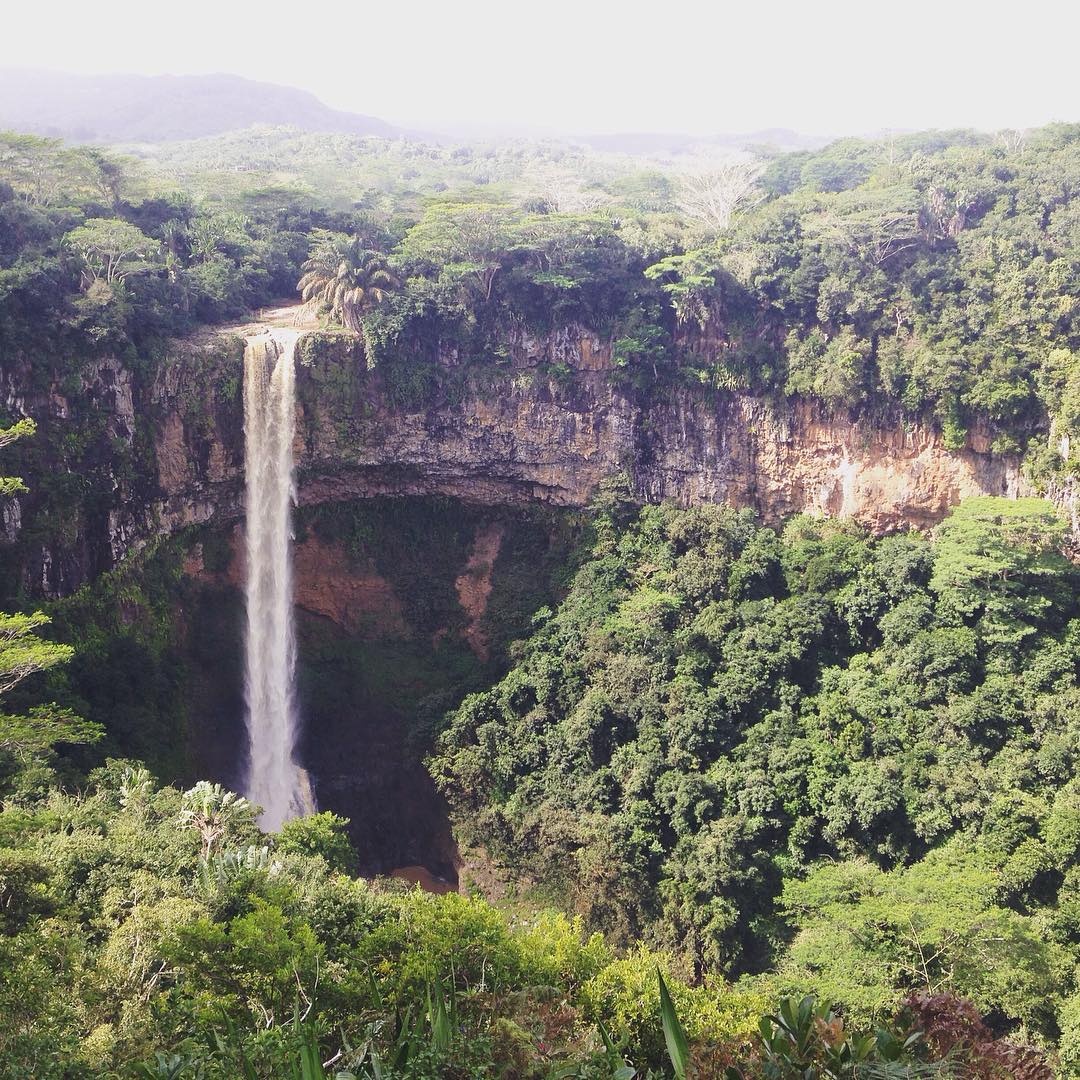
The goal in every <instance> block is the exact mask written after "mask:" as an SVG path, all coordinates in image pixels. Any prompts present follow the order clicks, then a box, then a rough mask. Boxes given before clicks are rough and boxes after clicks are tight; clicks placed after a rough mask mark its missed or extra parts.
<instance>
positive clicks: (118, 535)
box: [2, 328, 1029, 595]
mask: <svg viewBox="0 0 1080 1080" xmlns="http://www.w3.org/2000/svg"><path fill="white" fill-rule="evenodd" d="M241 354H242V342H241V341H240V339H238V338H232V339H229V338H221V337H217V338H213V337H208V338H206V339H204V340H202V341H197V342H187V343H183V344H182V345H178V347H177V348H176V349H175V350H174V351H173V352H172V353H171V354H170V355H169V357H168V358H167V359H166V360H165V362H163V363H162V364H160V365H159V366H158V369H157V372H156V374H155V375H154V376H153V377H152V378H144V379H139V378H134V377H133V376H132V374H131V373H130V372H129V371H128V370H127V369H125V368H124V366H123V365H122V364H120V363H119V362H118V361H115V360H109V361H101V362H99V363H97V364H96V365H92V366H91V367H90V368H88V369H87V370H88V374H87V375H86V376H85V377H84V379H83V385H82V387H81V393H82V394H83V395H85V396H86V397H87V398H88V399H92V400H93V404H94V408H95V409H96V410H97V411H98V412H99V413H101V414H102V415H103V417H104V419H103V420H102V423H104V425H105V435H104V436H103V438H104V439H105V440H106V443H107V444H108V445H111V446H123V445H127V446H129V447H131V446H132V445H133V444H134V443H136V442H137V441H138V439H139V438H140V437H141V438H142V439H143V440H144V441H145V442H148V443H149V444H150V445H149V446H147V447H145V448H144V450H145V452H144V453H142V454H141V458H140V460H143V459H145V460H148V461H150V466H149V468H150V469H151V470H152V471H153V473H154V475H153V476H151V477H149V478H148V479H147V478H144V482H142V483H141V484H135V483H132V482H131V481H130V480H126V479H125V478H124V477H122V476H119V475H118V476H117V477H116V478H115V482H114V483H112V484H111V496H109V497H108V498H105V499H99V500H98V505H96V508H95V511H94V513H96V515H97V516H96V517H94V518H93V520H91V518H92V515H91V514H89V513H88V515H86V516H85V518H84V520H83V521H82V522H81V523H79V524H78V525H77V526H76V528H77V529H81V530H82V532H83V534H85V535H83V537H82V539H81V540H80V541H79V543H81V544H82V545H83V547H84V548H86V547H87V545H89V548H92V549H93V551H92V555H85V556H83V557H80V560H79V564H78V565H71V566H68V567H66V568H65V569H64V571H63V573H60V572H58V571H57V570H56V567H55V565H50V561H51V563H53V564H55V562H56V561H57V560H58V559H59V560H64V559H65V558H66V559H68V561H70V559H71V556H70V554H65V552H64V551H63V550H61V548H62V545H55V544H54V545H52V546H51V547H50V545H49V544H48V543H43V544H42V545H40V550H34V551H27V552H26V555H25V557H26V558H27V559H28V560H29V565H28V567H27V569H26V571H25V574H24V577H25V582H26V584H27V586H28V587H29V588H30V589H31V590H32V589H33V588H34V587H35V582H44V583H45V584H44V586H42V587H41V588H40V591H42V592H45V593H46V594H48V595H56V594H60V593H63V592H66V591H70V589H71V588H73V587H77V586H78V584H81V582H82V581H83V580H86V579H87V578H88V577H89V576H92V575H93V573H95V572H98V571H99V570H100V569H101V568H102V567H103V566H104V565H106V564H108V563H109V562H115V561H116V560H117V559H119V558H120V557H122V555H123V554H124V552H125V551H127V550H130V549H131V548H132V547H137V546H139V545H141V544H143V543H145V542H146V541H147V540H148V539H149V538H151V537H152V536H153V535H154V534H155V533H158V532H161V531H165V532H171V531H174V530H176V529H177V528H181V527H183V526H186V525H190V524H198V523H203V522H208V521H211V520H215V521H218V522H227V521H230V520H236V519H238V518H239V517H240V516H241V515H242V510H243V506H242V503H243V483H242V465H243V416H242V407H241V404H240V393H239V389H240V387H239V380H240V378H241V371H242V366H241ZM508 354H509V355H508V358H507V359H506V360H505V362H502V363H500V364H498V365H490V366H479V367H478V366H475V365H474V366H461V367H458V366H456V362H455V361H456V358H454V357H444V358H443V362H442V364H441V366H440V374H441V376H442V377H441V378H440V380H439V388H438V389H437V390H434V391H431V392H428V393H425V394H424V395H423V400H422V401H410V400H409V397H408V395H407V394H403V393H402V392H401V390H400V388H399V387H398V386H397V384H396V383H395V381H394V379H393V377H392V374H390V373H385V372H381V371H378V370H376V371H370V372H369V371H367V370H366V368H365V366H364V364H363V358H362V353H361V350H359V349H358V348H356V346H355V344H353V343H352V342H351V341H350V340H349V339H348V338H347V337H346V336H345V335H319V336H317V337H315V338H312V339H309V343H308V347H303V343H302V347H301V349H300V350H299V355H300V357H301V358H302V363H301V366H300V369H299V371H298V378H297V388H298V396H299V402H298V409H297V433H296V450H297V461H298V479H299V498H300V501H301V503H304V504H315V503H322V502H327V501H338V500H342V499H348V498H354V497H366V496H371V495H378V494H392V495H401V494H432V493H437V494H443V495H450V496H455V497H459V498H462V499H466V500H468V501H470V502H474V503H487V504H503V503H506V504H521V503H531V502H543V503H550V504H553V505H558V506H570V507H576V506H584V505H585V504H587V503H588V501H589V500H590V498H591V497H592V496H593V494H594V493H595V491H596V489H597V487H598V485H599V484H600V482H601V481H602V480H603V479H604V478H605V477H608V476H611V475H612V474H614V473H617V472H620V471H625V472H626V473H627V474H628V475H629V477H630V479H631V482H632V484H633V487H634V489H635V490H636V491H637V493H638V494H639V495H640V496H641V498H642V499H643V500H650V501H657V500H662V499H674V500H676V501H678V502H681V503H693V502H700V501H717V502H726V503H730V504H732V505H735V506H749V507H752V508H754V509H755V510H756V511H757V512H758V513H760V514H761V516H762V517H763V518H764V519H765V520H767V521H771V522H778V521H780V520H782V519H783V518H784V517H786V516H788V515H790V514H792V513H796V512H800V511H810V512H813V513H821V514H832V515H843V516H848V517H852V518H854V519H856V520H858V521H860V522H863V523H865V524H866V525H867V526H869V527H870V528H871V529H873V530H874V531H876V532H884V531H888V530H894V529H900V528H905V527H909V526H918V527H922V526H926V525H929V524H932V523H933V522H935V521H937V520H938V519H940V517H941V516H942V515H943V514H944V513H945V512H946V511H947V509H948V508H949V507H950V506H951V505H953V504H954V503H956V502H957V501H959V500H960V499H962V498H964V497H965V496H969V495H977V494H990V495H1010V496H1011V495H1019V494H1025V493H1028V492H1029V488H1028V485H1027V484H1026V482H1025V480H1024V479H1023V477H1022V475H1021V472H1020V464H1019V460H1018V458H1017V457H1016V456H1015V455H1011V454H995V453H992V452H991V450H990V435H989V433H988V432H986V431H979V430H976V431H973V432H972V433H971V434H970V435H969V437H968V441H967V444H966V445H965V446H964V448H963V449H961V450H960V451H958V452H951V451H950V450H948V449H947V448H946V446H945V445H944V442H943V439H942V437H941V435H940V433H939V432H938V431H937V430H936V429H935V428H934V427H933V426H931V425H929V424H924V423H915V422H911V421H910V420H905V419H903V418H902V417H901V416H900V415H899V414H898V413H896V412H888V411H885V410H878V411H875V412H864V413H861V414H849V413H833V412H830V411H828V410H827V409H825V408H824V407H823V406H821V405H820V404H818V403H815V402H811V401H794V402H792V401H777V402H770V401H767V400H764V399H761V398H755V397H750V396H746V395H739V394H731V393H720V392H713V391H709V390H706V389H700V390H697V389H693V388H670V387H668V388H654V389H652V390H650V391H648V392H644V391H641V390H638V389H634V388H632V387H629V386H625V385H621V384H620V381H619V379H618V377H617V374H618V373H617V372H616V371H615V369H614V368H613V365H612V362H611V356H610V349H609V347H608V345H607V344H606V343H605V342H604V341H602V340H601V339H600V338H598V337H597V336H596V335H593V334H591V333H588V332H586V331H584V330H581V329H578V328H567V329H564V330H562V331H560V332H559V333H556V334H552V335H549V336H547V337H543V338H536V337H531V336H529V335H527V334H521V335H519V336H518V337H517V338H516V339H515V340H513V341H511V342H510V343H509V349H508ZM4 374H5V387H4V389H5V392H6V395H7V398H8V400H9V403H13V404H16V405H17V406H18V407H19V408H22V409H25V410H26V411H27V412H29V413H30V414H31V415H36V414H38V413H39V412H40V410H45V411H47V412H49V414H50V415H51V416H52V417H53V421H54V424H55V425H57V426H59V427H60V428H62V427H63V424H64V423H65V422H66V421H65V416H67V415H68V414H69V413H70V412H72V411H73V410H74V411H78V409H79V408H81V407H83V405H84V404H85V402H83V401H81V400H72V398H71V395H70V393H69V394H65V393H64V392H63V390H62V389H61V388H59V387H56V386H53V387H49V388H47V389H39V390H38V391H37V392H36V393H35V394H29V393H27V392H24V391H23V390H21V389H20V382H21V381H22V382H25V381H26V373H25V372H22V373H21V374H20V372H19V371H18V370H8V371H6V372H5V373H4ZM38 382H39V384H40V380H39V381H38ZM76 398H78V394H76ZM36 410H37V412H36ZM139 433H141V436H140V434H139ZM106 443H103V444H102V445H103V446H106ZM133 452H134V451H133ZM103 453H105V454H106V456H107V446H106V450H103ZM106 464H107V463H106ZM27 480H28V482H29V483H30V485H31V487H33V486H34V484H35V482H36V481H35V477H34V476H33V475H30V476H28V477H27ZM105 486H106V488H109V487H110V484H109V483H106V485H105ZM26 516H27V515H26V514H25V513H24V512H23V508H22V507H20V506H15V507H13V508H11V510H10V512H9V513H6V514H5V517H4V519H3V522H2V524H3V531H4V534H5V535H6V536H7V538H8V541H9V543H11V542H13V537H14V535H15V534H18V533H19V531H20V530H21V529H23V528H24V527H25V523H26ZM87 538H89V539H87ZM69 540H70V537H69ZM79 543H76V544H74V545H72V544H70V543H69V545H68V551H69V552H70V550H73V549H74V548H77V547H79Z"/></svg>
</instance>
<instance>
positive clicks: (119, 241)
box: [0, 125, 1080, 473]
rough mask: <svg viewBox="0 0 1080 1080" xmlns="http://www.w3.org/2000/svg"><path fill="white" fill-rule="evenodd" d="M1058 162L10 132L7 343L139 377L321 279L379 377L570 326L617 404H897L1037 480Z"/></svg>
mask: <svg viewBox="0 0 1080 1080" xmlns="http://www.w3.org/2000/svg"><path fill="white" fill-rule="evenodd" d="M1078 155H1080V132H1078V130H1077V129H1076V128H1075V126H1069V125H1057V126H1053V127H1048V128H1044V129H1040V130H1038V131H1035V132H1032V133H1030V134H1029V135H1028V137H1027V138H1026V139H1023V140H1019V139H1017V140H1014V141H1011V142H1002V141H1001V140H994V139H992V138H991V137H989V136H980V135H975V134H974V133H970V132H957V133H951V134H950V133H945V134H928V135H912V136H903V137H897V138H895V139H893V140H890V141H887V142H877V143H875V142H863V141H858V140H843V141H840V142H837V143H834V144H831V145H830V146H828V147H826V148H825V149H823V150H820V151H815V152H809V151H807V152H803V153H798V154H788V155H782V156H777V157H775V158H773V159H772V160H768V161H767V162H763V163H761V164H760V165H752V164H749V163H746V162H742V163H737V164H731V163H728V164H727V165H722V166H716V167H715V168H714V169H713V170H712V171H708V169H707V168H704V167H703V168H702V169H700V170H699V171H697V172H684V173H682V174H680V173H670V172H669V173H666V174H665V173H663V172H660V171H659V170H658V169H656V168H650V169H643V168H641V165H640V163H636V165H635V163H632V162H630V161H628V160H626V159H615V160H609V159H607V158H604V157H601V156H598V155H586V154H585V153H584V151H574V150H573V149H570V148H567V147H562V146H558V145H555V146H544V145H543V144H540V145H527V146H526V145H523V146H513V145H512V146H510V147H502V148H498V149H496V148H488V149H484V148H483V147H475V148H474V147H463V148H445V147H431V148H425V147H424V146H423V145H422V144H416V145H414V144H407V143H384V142H381V141H380V140H375V139H358V138H351V137H348V136H312V135H300V134H298V133H291V132H289V131H288V130H279V129H268V130H266V131H263V132H259V131H255V132H254V133H246V134H244V135H234V136H221V137H218V138H217V139H210V140H201V141H198V142H195V143H192V144H180V145H179V146H178V147H177V148H174V149H171V150H169V151H168V152H163V153H162V155H161V159H160V160H157V159H151V160H148V161H142V162H138V161H133V160H129V159H122V158H117V157H114V156H111V155H109V154H107V153H105V152H103V151H98V150H79V149H68V148H66V147H64V146H62V145H60V144H56V143H49V142H47V141H44V140H40V139H36V138H34V137H32V136H7V137H5V140H4V142H3V145H2V147H0V171H2V178H3V179H4V181H5V186H4V188H3V189H2V190H0V199H2V203H0V206H2V213H3V226H2V232H0V238H2V243H0V274H2V277H0V283H2V284H0V288H2V290H3V291H2V293H0V296H2V297H3V310H2V313H0V318H2V322H0V342H2V344H3V347H4V349H5V351H6V352H11V351H16V352H17V351H19V350H21V349H25V348H26V347H27V346H28V345H29V344H30V343H31V342H33V343H34V345H35V347H36V348H37V349H40V348H41V347H42V344H43V342H42V341H40V340H39V339H41V338H43V337H46V336H47V337H48V339H49V343H50V345H51V346H52V350H53V351H54V352H55V353H56V354H57V355H68V356H70V355H80V356H84V355H86V351H87V350H91V349H92V350H96V351H98V352H101V351H102V350H110V351H112V352H114V353H120V354H121V355H130V356H131V357H132V358H133V359H134V358H135V357H140V358H142V360H143V362H146V361H147V359H148V358H150V357H152V356H153V355H154V353H155V348H154V345H155V342H158V343H159V342H160V339H161V338H163V337H165V336H168V335H171V334H177V333H182V332H184V331H186V330H190V329H192V328H193V327H194V326H196V325H197V324H198V323H200V322H207V321H214V320H220V319H226V318H230V317H237V316H240V315H242V314H243V313H245V312H246V311H248V310H250V309H252V308H253V307H258V306H259V305H260V304H265V303H267V302H269V301H271V300H273V299H275V298H280V297H284V296H288V295H290V294H294V292H295V287H296V282H297V281H298V279H300V278H301V277H302V276H303V275H305V274H306V275H307V277H308V282H309V284H310V283H312V282H314V281H317V280H318V279H319V278H320V277H321V279H322V280H323V283H324V286H325V284H327V283H328V281H329V279H330V278H335V279H336V286H335V289H336V293H337V294H338V299H337V300H335V299H334V296H333V295H331V293H332V292H334V290H331V293H328V292H327V291H326V289H325V287H324V288H323V289H321V290H320V289H318V288H316V289H314V290H311V291H310V292H309V295H310V296H314V297H316V298H319V297H325V298H326V299H327V300H328V301H329V303H328V305H327V310H328V314H329V315H330V316H331V317H332V318H333V319H335V320H336V321H338V322H340V323H342V324H344V325H346V326H350V327H355V328H357V329H360V330H361V331H362V333H363V337H364V341H365V345H366V353H367V361H368V363H369V364H372V365H377V364H387V365H395V364H396V365H404V366H407V367H409V368H410V369H412V368H415V367H417V366H420V367H421V368H424V369H426V370H427V371H428V373H429V374H431V373H432V370H433V369H434V368H435V364H434V361H435V360H436V358H437V357H440V356H442V357H446V356H448V355H452V356H453V357H454V358H455V360H456V362H457V363H470V362H490V363H498V362H499V361H500V358H505V355H506V338H507V334H508V332H512V331H513V330H515V329H518V330H520V329H522V328H526V329H529V330H532V331H544V330H549V329H552V328H556V327H560V326H564V325H567V324H569V323H578V324H581V325H583V326H585V327H588V328H589V329H592V330H594V331H597V332H599V333H601V334H602V335H604V336H606V337H608V338H610V340H611V341H612V342H613V343H614V353H615V357H616V362H617V364H618V368H619V374H620V376H621V377H622V378H623V379H624V380H625V381H626V382H627V383H628V384H630V385H636V386H651V385H664V384H666V383H670V382H672V381H675V382H677V381H683V380H689V381H690V382H692V383H695V384H704V385H707V386H712V387H715V388H717V389H719V390H735V391H747V392H754V393H761V394H768V395H777V396H785V395H788V396H790V395H806V396H812V397H816V398H818V399H820V400H822V401H824V402H826V403H828V404H830V405H834V406H852V407H865V406H867V405H869V404H880V403H891V404H893V405H894V406H895V407H898V408H901V409H903V410H904V412H905V413H907V414H908V415H911V416H918V415H921V414H927V415H932V416H933V417H935V418H936V420H937V422H938V423H940V424H941V425H942V426H943V428H944V430H945V433H946V436H947V438H948V440H949V443H950V445H952V446H959V445H961V444H962V443H963V440H964V437H965V435H966V433H967V432H968V431H969V430H970V429H971V428H972V426H973V425H977V424H983V425H986V426H987V427H988V429H989V431H990V432H991V434H992V436H993V438H994V440H995V446H996V447H998V448H999V449H1002V450H1008V449H1025V450H1027V451H1028V453H1029V456H1030V458H1031V461H1032V464H1033V468H1035V469H1036V470H1037V471H1039V472H1040V473H1044V472H1045V471H1046V470H1048V469H1051V470H1055V469H1059V468H1061V467H1062V466H1063V464H1064V463H1062V462H1060V461H1059V460H1058V456H1057V455H1055V454H1053V453H1048V452H1047V446H1046V431H1047V429H1048V423H1049V419H1050V418H1053V419H1054V420H1055V422H1056V426H1055V432H1056V433H1057V434H1059V435H1065V434H1072V433H1073V429H1074V426H1075V424H1076V422H1077V419H1076V418H1077V415H1078V411H1080V405H1078V404H1077V402H1078V400H1080V399H1078V397H1077V395H1078V393H1080V390H1078V385H1080V384H1078V382H1077V380H1078V378H1080V376H1078V375H1077V367H1076V360H1075V350H1076V348H1077V346H1078V329H1077V314H1076V309H1077V284H1076V282H1077V273H1076V270H1077V260H1078V258H1080V236H1078V233H1077V227H1076V219H1077V203H1076V200H1075V198H1074V194H1075V191H1074V189H1075V186H1076V177H1077V174H1078V164H1077V159H1078ZM272 162H273V163H275V164H274V168H273V169H271V167H270V165H271V163H272ZM215 170H216V171H215ZM226 170H231V171H226ZM324 170H325V171H330V172H332V173H333V175H334V177H335V180H334V183H333V185H330V184H328V183H324ZM372 274H375V275H376V276H377V278H378V281H374V280H372V281H370V282H369V279H370V277H371V275H372ZM379 275H382V276H381V277H378V276H379ZM379 282H381V284H379ZM370 285H376V286H377V287H376V288H374V289H372V288H371V287H370ZM417 377H418V378H422V375H418V376H417Z"/></svg>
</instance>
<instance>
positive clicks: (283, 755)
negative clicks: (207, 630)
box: [244, 328, 314, 830]
mask: <svg viewBox="0 0 1080 1080" xmlns="http://www.w3.org/2000/svg"><path fill="white" fill-rule="evenodd" d="M298 337H299V332H298V331H296V330H289V329H279V328H274V329H273V330H271V331H268V332H264V333H261V334H258V335H255V336H252V337H250V338H248V339H247V348H246V349H245V351H244V440H245V443H244V474H245V485H246V491H245V494H246V528H245V553H246V556H247V559H246V561H247V581H246V584H245V600H246V607H247V634H246V640H245V671H244V695H245V700H246V704H247V730H248V750H249V754H248V774H247V783H246V790H247V795H248V798H250V799H251V800H252V801H253V802H255V803H257V804H258V805H259V806H261V807H262V808H263V813H262V817H261V818H260V824H261V825H262V827H263V828H264V829H267V830H275V829H278V828H279V827H280V826H281V824H282V823H283V822H285V821H287V820H288V819H289V818H293V817H297V816H299V815H301V814H305V813H310V812H312V811H313V810H314V800H313V798H312V794H311V786H310V784H309V782H308V777H307V774H306V773H305V771H304V770H303V769H302V768H301V767H300V766H299V765H298V764H297V763H296V761H295V757H294V755H295V752H296V741H297V735H298V718H297V710H296V685H295V684H296V637H295V631H294V627H293V581H292V506H293V503H294V501H295V485H294V482H293V427H294V424H293V418H294V385H293V382H294V360H293V354H294V352H295V349H296V341H297V338H298Z"/></svg>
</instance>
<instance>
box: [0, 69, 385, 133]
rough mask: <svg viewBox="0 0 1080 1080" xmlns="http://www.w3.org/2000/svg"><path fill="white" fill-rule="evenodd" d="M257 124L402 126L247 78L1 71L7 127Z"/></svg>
mask: <svg viewBox="0 0 1080 1080" xmlns="http://www.w3.org/2000/svg"><path fill="white" fill-rule="evenodd" d="M253 124H270V125H285V126H290V127H296V128H300V129H301V130H304V131H311V132H340V133H344V134H349V135H378V136H381V137H383V138H395V137H397V136H399V135H401V134H403V132H402V130H401V129H400V128H397V127H395V126H394V125H393V124H389V123H387V122H386V121H385V120H379V119H377V118H376V117H373V116H361V115H360V114H358V113H349V112H342V111H340V110H338V109H331V108H330V107H329V106H328V105H324V104H323V103H322V102H321V101H319V99H318V98H317V97H315V95H314V94H311V93H309V92H308V91H306V90H298V89H296V88H295V87H291V86H280V85H278V84H276V83H267V82H258V81H256V80H254V79H245V78H242V77H241V76H239V75H224V74H222V75H72V74H66V73H63V72H55V71H41V70H19V69H14V68H3V69H0V128H13V129H15V130H17V131H26V132H32V133H34V134H37V135H48V136H53V137H56V138H64V139H69V140H71V141H74V142H96V143H140V142H148V143H156V142H170V141H173V140H177V139H198V138H201V137H203V136H206V135H218V134H221V133H222V132H226V131H235V130H237V129H239V128H246V127H250V126H252V125H253Z"/></svg>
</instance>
